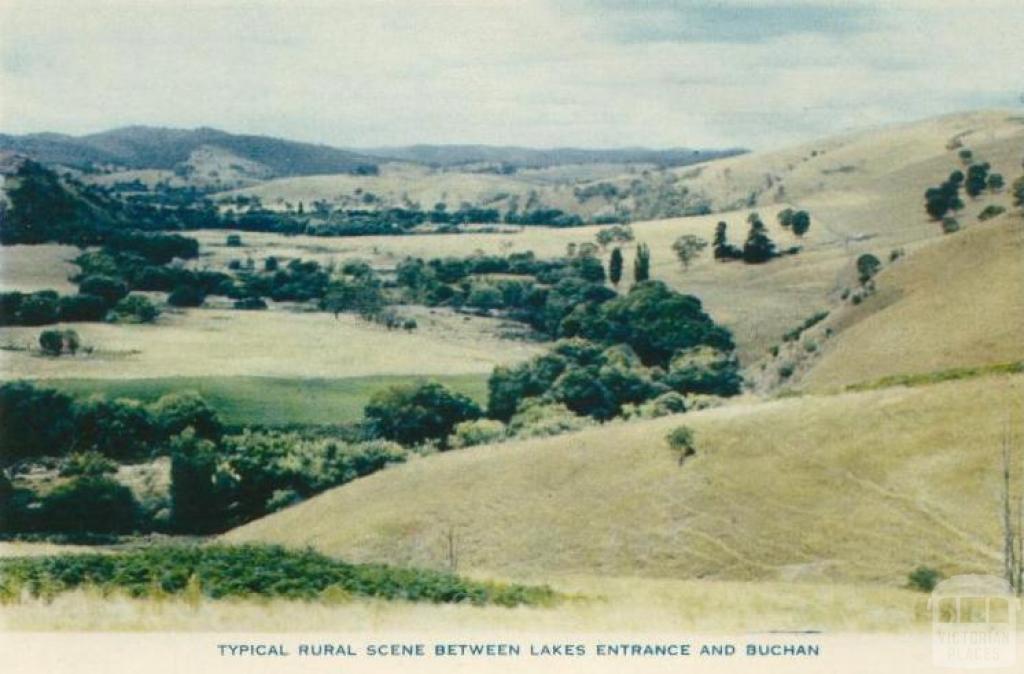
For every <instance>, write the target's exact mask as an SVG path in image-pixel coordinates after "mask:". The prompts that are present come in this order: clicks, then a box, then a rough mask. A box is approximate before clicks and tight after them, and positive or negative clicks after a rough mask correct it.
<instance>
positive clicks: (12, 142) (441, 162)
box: [0, 126, 744, 177]
mask: <svg viewBox="0 0 1024 674" xmlns="http://www.w3.org/2000/svg"><path fill="white" fill-rule="evenodd" d="M210 148H214V149H217V150H220V151H221V152H224V153H228V156H232V155H233V156H234V157H237V158H238V159H240V160H242V161H243V162H255V163H256V164H258V165H261V166H262V167H264V168H265V172H266V174H268V175H270V176H273V177H280V176H303V175H318V174H332V173H361V172H373V171H374V169H375V168H376V167H377V166H379V165H380V164H382V163H385V162H388V161H404V162H413V163H417V164H425V165H428V166H435V167H458V166H461V165H469V164H480V163H489V164H500V165H504V166H509V167H514V168H543V167H549V166H557V165H564V164H597V163H612V164H630V163H643V164H656V165H659V166H685V165H687V164H694V163H697V162H702V161H708V160H710V159H715V158H718V157H724V156H731V155H735V154H740V153H742V152H744V150H740V149H727V150H692V149H687V148H673V149H668V150H651V149H647V148H623V149H600V150H597V149H595V150H590V149H578V148H556V149H533V148H525V147H492V146H487V145H411V146H403V147H381V148H370V149H365V150H364V149H339V148H334V147H329V146H326V145H314V144H312V143H300V142H295V141H290V140H283V139H281V138H272V137H268V136H251V135H238V134H232V133H227V132H225V131H219V130H217V129H210V128H205V127H204V128H199V129H191V130H189V129H166V128H157V127H148V126H128V127H124V128H120V129H113V130H111V131H104V132H102V133H95V134H89V135H85V136H69V135H64V134H58V133H34V134H28V135H23V136H13V135H6V134H0V150H8V151H13V152H18V153H21V154H24V155H27V156H29V157H31V158H33V159H35V160H36V161H39V162H42V163H44V164H51V165H54V164H59V165H64V166H71V167H76V168H84V167H87V166H90V165H93V166H102V165H113V166H120V167H125V168H129V169H166V170H172V169H174V168H175V167H177V166H181V165H183V164H185V163H187V162H188V161H189V160H190V158H191V157H192V155H193V153H194V152H196V151H197V150H200V149H210Z"/></svg>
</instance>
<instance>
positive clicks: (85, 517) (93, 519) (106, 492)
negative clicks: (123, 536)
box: [40, 475, 138, 533]
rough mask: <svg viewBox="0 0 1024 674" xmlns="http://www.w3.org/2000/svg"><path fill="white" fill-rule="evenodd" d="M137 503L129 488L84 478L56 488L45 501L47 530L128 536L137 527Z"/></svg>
mask: <svg viewBox="0 0 1024 674" xmlns="http://www.w3.org/2000/svg"><path fill="white" fill-rule="evenodd" d="M137 514H138V503H136V501H135V497H134V496H132V492H131V490H130V489H128V487H125V486H124V485H122V484H119V483H117V482H115V481H114V480H112V479H110V478H108V477H103V476H95V475H83V476H81V477H77V478H75V479H73V480H71V481H70V482H68V483H66V484H63V485H60V486H58V487H56V488H55V489H54V490H53V491H52V492H50V493H49V494H48V495H47V496H46V498H45V499H44V500H43V509H42V514H41V516H40V525H41V527H42V528H43V529H44V530H48V531H60V532H74V533H83V532H90V533H126V532H128V531H131V530H132V528H133V527H134V526H135V522H136V516H137Z"/></svg>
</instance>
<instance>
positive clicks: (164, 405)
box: [0, 382, 406, 533]
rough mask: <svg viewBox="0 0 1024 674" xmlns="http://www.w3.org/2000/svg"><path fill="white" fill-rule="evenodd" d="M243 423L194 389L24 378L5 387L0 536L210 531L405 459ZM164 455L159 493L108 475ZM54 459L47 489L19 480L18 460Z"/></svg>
mask: <svg viewBox="0 0 1024 674" xmlns="http://www.w3.org/2000/svg"><path fill="white" fill-rule="evenodd" d="M381 435H382V434H381V433H378V432H377V431H376V427H373V426H371V425H368V426H367V431H366V432H365V433H364V434H361V435H359V437H355V438H340V437H319V436H313V435H303V434H300V433H296V432H280V431H253V430H249V429H245V430H243V431H242V432H241V433H237V434H234V435H230V434H226V433H225V428H224V425H223V423H222V422H221V421H220V419H219V417H218V415H217V414H216V412H215V411H214V410H213V409H212V408H210V407H209V406H208V405H207V404H206V403H205V401H203V400H202V399H201V398H200V397H199V396H197V395H195V394H189V393H177V394H169V395H166V396H163V397H162V398H160V399H158V400H157V401H155V402H153V403H150V404H142V403H139V402H138V401H132V400H107V399H104V398H100V397H92V398H87V399H82V400H78V399H75V398H73V397H72V396H70V395H68V394H66V393H62V392H59V391H55V390H51V389H43V388H37V387H35V386H33V385H32V384H29V383H25V382H13V383H8V384H4V385H2V386H0V476H2V477H0V531H5V532H31V531H43V532H61V533H86V532H89V533H126V532H130V531H154V530H159V531H176V532H180V533H211V532H217V531H223V530H225V529H227V528H229V527H231V526H235V525H238V524H241V523H243V522H245V521H248V520H250V519H253V518H256V517H260V516H262V515H264V514H266V513H269V512H272V511H273V510H276V509H278V508H281V507H284V506H286V505H289V504H291V503H294V502H296V501H298V500H301V499H303V498H306V497H308V496H311V495H313V494H316V493H318V492H320V491H323V490H324V489H328V488H330V487H333V486H336V485H339V484H343V483H345V482H348V481H350V480H353V479H355V478H357V477H359V476H362V475H366V474H369V473H372V472H374V471H376V470H379V469H381V468H383V467H384V466H386V465H388V464H390V463H394V462H399V461H404V460H405V457H406V453H405V450H403V449H402V447H401V446H399V445H397V444H394V443H392V442H388V441H384V440H377V439H374V438H375V437H379V436H381ZM159 456H168V457H170V460H171V486H170V493H169V494H168V495H167V497H166V499H164V500H160V499H157V500H156V501H154V502H152V503H140V502H139V501H138V500H137V499H136V497H135V495H134V494H133V493H132V491H131V490H130V489H128V488H127V487H126V486H125V485H124V484H122V483H120V482H118V481H117V480H116V479H115V477H114V475H113V474H114V473H115V472H116V471H117V468H118V465H119V464H121V463H136V462H141V461H149V460H152V459H154V458H156V457H159ZM40 462H41V463H43V464H44V465H56V466H58V467H59V469H60V475H61V477H62V478H63V479H62V480H61V481H60V482H59V484H57V486H56V487H54V488H53V489H51V490H49V491H48V492H47V493H45V494H42V493H36V492H35V491H34V490H33V489H31V488H29V487H25V486H18V487H16V486H15V485H14V483H12V481H11V480H10V479H8V477H7V475H8V474H12V475H17V474H18V473H19V470H20V467H22V466H25V465H28V464H38V463H40Z"/></svg>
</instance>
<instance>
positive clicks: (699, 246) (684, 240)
mask: <svg viewBox="0 0 1024 674" xmlns="http://www.w3.org/2000/svg"><path fill="white" fill-rule="evenodd" d="M707 246H708V242H707V241H706V240H704V239H702V238H700V237H699V236H696V235H694V234H684V235H682V236H681V237H679V238H678V239H676V240H675V242H674V243H673V244H672V250H674V251H675V253H676V257H678V258H679V261H680V262H681V263H682V264H683V269H689V268H690V262H692V261H693V260H694V259H696V258H697V256H698V255H700V252H701V251H702V250H704V249H705V248H707Z"/></svg>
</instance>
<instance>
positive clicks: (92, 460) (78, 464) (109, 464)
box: [60, 451, 117, 477]
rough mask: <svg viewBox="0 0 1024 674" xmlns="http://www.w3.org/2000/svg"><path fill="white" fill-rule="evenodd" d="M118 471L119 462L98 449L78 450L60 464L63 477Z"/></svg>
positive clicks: (95, 475) (94, 475)
mask: <svg viewBox="0 0 1024 674" xmlns="http://www.w3.org/2000/svg"><path fill="white" fill-rule="evenodd" d="M116 472H117V463H116V462H114V461H111V460H110V459H108V458H107V457H105V456H103V455H102V454H100V453H99V452H96V451H88V452H76V453H74V454H71V455H69V456H68V457H67V458H66V459H64V461H62V462H61V465H60V475H61V476H62V477H78V476H85V477H100V476H102V475H109V474H112V473H116Z"/></svg>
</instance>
